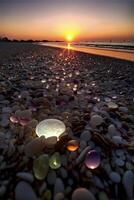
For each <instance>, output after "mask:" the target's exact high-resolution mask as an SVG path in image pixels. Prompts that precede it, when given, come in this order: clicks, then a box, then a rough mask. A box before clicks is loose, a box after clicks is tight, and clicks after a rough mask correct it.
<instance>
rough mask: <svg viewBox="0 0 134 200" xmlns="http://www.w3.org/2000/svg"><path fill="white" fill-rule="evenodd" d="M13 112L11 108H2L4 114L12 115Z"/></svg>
mask: <svg viewBox="0 0 134 200" xmlns="http://www.w3.org/2000/svg"><path fill="white" fill-rule="evenodd" d="M11 112H12V108H10V107H4V108H2V113H11Z"/></svg>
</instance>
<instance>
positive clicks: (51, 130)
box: [36, 119, 66, 138]
mask: <svg viewBox="0 0 134 200" xmlns="http://www.w3.org/2000/svg"><path fill="white" fill-rule="evenodd" d="M65 130H66V127H65V124H64V123H63V122H62V121H60V120H57V119H46V120H43V121H41V122H40V123H39V124H38V125H37V126H36V134H37V135H38V136H39V137H40V136H42V135H44V136H45V138H48V137H52V136H56V137H57V138H59V136H60V135H61V134H62V133H64V132H65Z"/></svg>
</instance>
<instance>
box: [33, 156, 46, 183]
mask: <svg viewBox="0 0 134 200" xmlns="http://www.w3.org/2000/svg"><path fill="white" fill-rule="evenodd" d="M48 169H49V158H48V155H47V154H43V155H41V156H39V157H38V158H37V159H35V160H34V162H33V171H34V175H35V177H36V178H37V179H38V180H43V179H44V178H45V177H46V175H47V173H48Z"/></svg>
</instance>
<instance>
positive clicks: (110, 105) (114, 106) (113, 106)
mask: <svg viewBox="0 0 134 200" xmlns="http://www.w3.org/2000/svg"><path fill="white" fill-rule="evenodd" d="M107 105H108V108H109V109H117V108H118V105H117V104H116V103H114V102H112V101H111V102H108V104H107Z"/></svg>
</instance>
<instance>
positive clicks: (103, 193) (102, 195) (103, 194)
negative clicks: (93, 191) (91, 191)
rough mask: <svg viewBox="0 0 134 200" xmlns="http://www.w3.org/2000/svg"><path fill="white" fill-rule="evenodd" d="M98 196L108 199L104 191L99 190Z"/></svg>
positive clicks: (101, 199) (100, 199)
mask: <svg viewBox="0 0 134 200" xmlns="http://www.w3.org/2000/svg"><path fill="white" fill-rule="evenodd" d="M98 197H99V200H109V198H108V196H107V194H106V193H105V192H100V193H99V195H98Z"/></svg>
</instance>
